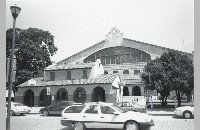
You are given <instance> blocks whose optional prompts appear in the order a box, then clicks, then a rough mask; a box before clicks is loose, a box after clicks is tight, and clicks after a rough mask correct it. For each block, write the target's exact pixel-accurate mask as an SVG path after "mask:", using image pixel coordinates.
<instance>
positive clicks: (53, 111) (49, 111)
mask: <svg viewBox="0 0 200 130" xmlns="http://www.w3.org/2000/svg"><path fill="white" fill-rule="evenodd" d="M72 103H73V102H72V101H61V102H56V103H54V104H52V105H50V106H47V107H44V108H41V109H40V111H39V112H40V113H41V114H42V115H43V116H48V115H61V112H62V110H63V109H65V108H66V107H68V106H70V105H72Z"/></svg>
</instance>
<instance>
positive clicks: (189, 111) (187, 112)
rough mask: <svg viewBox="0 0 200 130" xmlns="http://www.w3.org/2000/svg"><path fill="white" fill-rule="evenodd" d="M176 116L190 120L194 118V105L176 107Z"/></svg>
mask: <svg viewBox="0 0 200 130" xmlns="http://www.w3.org/2000/svg"><path fill="white" fill-rule="evenodd" d="M174 113H175V115H176V116H180V117H184V118H187V119H188V118H192V117H194V105H192V106H183V107H178V108H176V109H175V110H174Z"/></svg>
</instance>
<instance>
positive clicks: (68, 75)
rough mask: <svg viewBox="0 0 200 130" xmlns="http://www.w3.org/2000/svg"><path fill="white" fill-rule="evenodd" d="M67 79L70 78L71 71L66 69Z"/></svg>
mask: <svg viewBox="0 0 200 130" xmlns="http://www.w3.org/2000/svg"><path fill="white" fill-rule="evenodd" d="M67 79H71V71H67Z"/></svg>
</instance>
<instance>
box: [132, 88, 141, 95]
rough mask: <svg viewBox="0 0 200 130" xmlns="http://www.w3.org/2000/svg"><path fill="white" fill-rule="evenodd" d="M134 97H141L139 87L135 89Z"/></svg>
mask: <svg viewBox="0 0 200 130" xmlns="http://www.w3.org/2000/svg"><path fill="white" fill-rule="evenodd" d="M132 94H133V96H141V89H140V87H139V86H135V87H133V91H132Z"/></svg>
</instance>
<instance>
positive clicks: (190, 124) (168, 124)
mask: <svg viewBox="0 0 200 130" xmlns="http://www.w3.org/2000/svg"><path fill="white" fill-rule="evenodd" d="M152 118H153V120H154V123H155V126H152V127H151V129H150V130H194V119H183V118H175V117H173V116H152ZM60 120H61V117H60V116H47V117H44V116H40V115H39V114H25V115H24V116H12V117H11V127H10V128H11V129H10V130H73V129H72V128H67V127H65V126H62V125H61V124H60ZM99 130H101V129H99ZM109 130H111V129H109Z"/></svg>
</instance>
